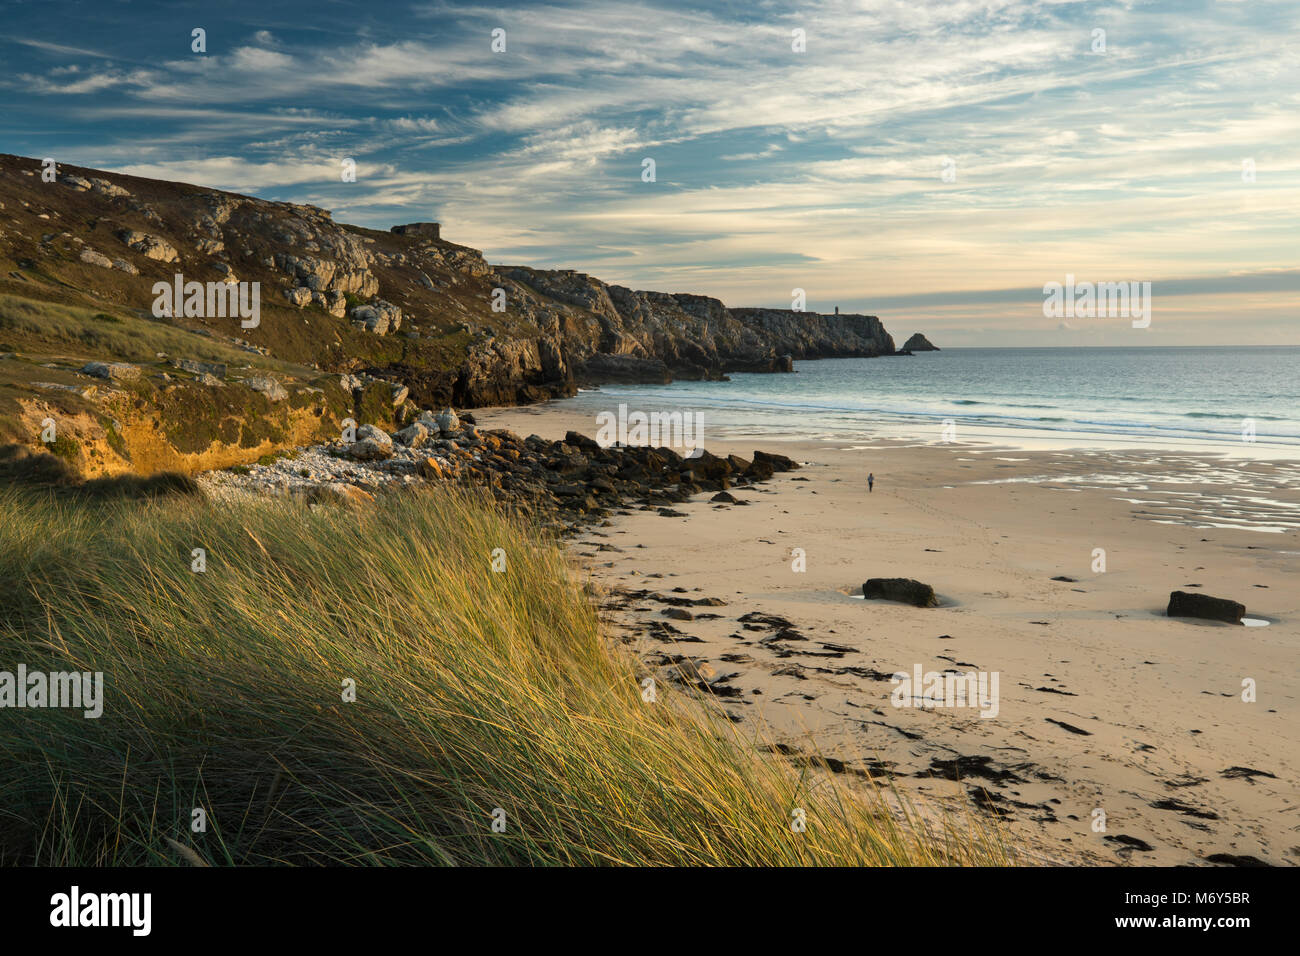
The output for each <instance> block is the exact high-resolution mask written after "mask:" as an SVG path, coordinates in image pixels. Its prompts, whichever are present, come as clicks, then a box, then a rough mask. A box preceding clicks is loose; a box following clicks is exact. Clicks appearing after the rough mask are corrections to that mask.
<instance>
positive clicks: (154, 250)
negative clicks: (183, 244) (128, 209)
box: [118, 229, 180, 262]
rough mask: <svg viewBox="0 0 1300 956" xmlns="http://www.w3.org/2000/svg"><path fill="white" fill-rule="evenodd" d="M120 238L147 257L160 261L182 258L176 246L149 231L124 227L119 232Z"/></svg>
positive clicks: (173, 260) (172, 260)
mask: <svg viewBox="0 0 1300 956" xmlns="http://www.w3.org/2000/svg"><path fill="white" fill-rule="evenodd" d="M118 238H119V239H121V240H122V241H123V242H124V243H126V244H127V245H128V246H130V247H131V248H132V249H134V250H135V251H136V252H138V253H140V254H141V255H143V256H144V257H145V258H146V259H154V260H156V261H158V262H175V261H176V260H177V259H179V258H180V253H178V252H177V251H176V247H175V246H173V245H172V244H171V243H169V242H167V241H166V240H164V239H159V238H158V237H157V236H153V235H150V234H149V233H145V232H138V231H137V230H135V229H124V230H122V231H121V232H120V233H118Z"/></svg>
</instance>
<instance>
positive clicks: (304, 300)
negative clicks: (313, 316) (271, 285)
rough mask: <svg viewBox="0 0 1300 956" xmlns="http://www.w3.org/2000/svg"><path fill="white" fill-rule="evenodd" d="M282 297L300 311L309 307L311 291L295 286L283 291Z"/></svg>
mask: <svg viewBox="0 0 1300 956" xmlns="http://www.w3.org/2000/svg"><path fill="white" fill-rule="evenodd" d="M284 297H285V298H286V299H288V300H289V304H290V305H296V306H297V307H298V308H300V309H301V308H303V307H304V306H308V305H311V289H308V288H306V287H305V286H300V285H296V286H294V287H293V288H291V289H285V290H284Z"/></svg>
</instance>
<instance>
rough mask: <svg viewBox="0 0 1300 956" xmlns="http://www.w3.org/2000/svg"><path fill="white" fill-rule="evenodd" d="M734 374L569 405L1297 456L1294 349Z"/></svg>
mask: <svg viewBox="0 0 1300 956" xmlns="http://www.w3.org/2000/svg"><path fill="white" fill-rule="evenodd" d="M731 378H732V380H731V381H730V382H674V383H672V384H671V385H607V386H603V387H601V388H600V389H595V390H591V391H583V392H581V393H580V394H579V395H578V396H576V397H575V398H572V399H567V400H565V401H564V404H565V405H566V406H567V407H570V408H572V409H575V410H581V411H582V412H584V413H586V412H590V413H591V414H592V415H593V417H594V416H595V415H596V414H598V413H599V412H605V411H612V412H617V408H618V406H619V404H626V405H627V406H628V409H629V411H641V412H645V413H651V412H655V411H661V412H662V411H690V412H693V413H695V414H696V415H697V416H701V417H702V418H703V422H704V427H703V434H704V436H705V438H706V440H707V439H708V438H710V437H717V438H730V437H738V436H741V435H746V436H749V435H754V436H765V437H769V438H773V439H780V438H795V437H800V438H809V437H812V438H825V439H828V440H843V441H862V440H871V439H874V438H890V439H902V440H910V441H916V442H938V441H942V440H944V438H948V439H950V440H955V441H957V442H968V441H969V442H992V443H997V444H1005V445H1010V446H1013V447H1024V448H1038V447H1060V448H1075V447H1100V448H1143V447H1152V448H1166V449H1181V450H1188V451H1199V450H1210V451H1216V452H1222V453H1227V454H1244V455H1247V456H1250V457H1256V456H1258V457H1284V458H1300V347H1283V348H1257V347H1241V348H1052V349H995V348H981V349H945V350H943V351H940V352H927V353H919V354H917V355H915V356H912V357H906V356H903V357H891V358H878V359H822V360H819V361H806V362H796V363H795V374H793V375H753V374H735V375H732V377H731ZM945 426H946V428H947V430H946V431H945ZM593 427H594V426H593ZM1251 435H1253V438H1254V440H1253V441H1247V440H1245V439H1246V437H1248V436H1251Z"/></svg>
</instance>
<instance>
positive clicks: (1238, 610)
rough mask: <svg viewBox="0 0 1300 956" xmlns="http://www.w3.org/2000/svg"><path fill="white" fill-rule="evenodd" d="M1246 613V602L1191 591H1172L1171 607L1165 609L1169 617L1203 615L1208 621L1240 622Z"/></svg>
mask: <svg viewBox="0 0 1300 956" xmlns="http://www.w3.org/2000/svg"><path fill="white" fill-rule="evenodd" d="M1245 613H1246V606H1245V605H1244V604H1238V603H1237V602H1236V601H1229V600H1228V599H1227V598H1216V597H1211V596H1210V595H1208V594H1196V593H1194V592H1190V591H1174V592H1172V593H1170V595H1169V607H1168V609H1167V610H1166V611H1165V614H1166V615H1168V616H1169V617H1201V618H1205V619H1206V620H1207V621H1227V622H1228V623H1229V624H1240V623H1241V618H1242V616H1243V615H1245Z"/></svg>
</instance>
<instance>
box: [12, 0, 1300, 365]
mask: <svg viewBox="0 0 1300 956" xmlns="http://www.w3.org/2000/svg"><path fill="white" fill-rule="evenodd" d="M0 12H2V15H3V22H4V29H3V34H2V35H0V60H2V62H3V64H4V68H3V70H0V85H3V87H4V89H2V90H0V151H2V152H11V153H18V154H21V155H27V156H33V157H46V156H49V157H53V158H55V159H56V160H58V161H60V162H67V163H72V164H75V165H79V166H91V167H96V168H101V169H107V170H114V171H118V172H123V173H129V174H132V175H137V176H149V177H155V178H161V179H169V180H181V181H185V182H192V183H196V184H200V185H204V186H211V187H215V188H219V189H227V190H232V191H236V192H242V193H249V194H253V195H257V196H261V197H264V198H267V199H274V200H288V201H292V202H309V203H314V204H317V205H320V206H323V207H325V208H327V209H330V210H333V212H334V217H335V219H336V220H338V221H342V222H351V223H356V224H359V225H363V226H369V227H372V228H378V229H387V228H388V227H389V226H391V225H393V224H396V223H402V222H412V221H422V220H435V221H439V222H441V223H442V224H443V230H442V234H443V237H444V238H446V239H449V240H451V241H453V242H459V243H463V244H465V245H469V246H473V247H475V248H479V249H482V250H483V252H484V254H485V255H486V256H487V258H488V260H489V261H491V262H493V263H498V264H510V265H531V266H536V267H539V268H573V269H577V270H579V271H582V272H588V273H590V274H592V275H595V276H597V277H599V278H601V279H603V280H605V281H607V282H610V283H617V284H620V285H627V286H631V287H633V288H637V289H654V290H658V291H664V292H695V293H701V294H707V295H713V296H716V297H718V298H720V299H722V300H723V301H724V302H725V303H727V304H728V305H730V306H767V307H775V308H790V307H791V305H792V303H793V302H794V297H795V295H796V292H795V290H802V291H803V296H804V300H805V302H806V307H807V308H808V309H809V310H812V311H825V312H829V311H832V310H833V309H834V308H835V307H838V308H839V309H840V310H841V311H843V312H867V313H871V314H876V315H879V316H880V317H881V319H882V320H883V321H884V322H885V325H886V327H887V328H889V330H890V331H891V332H893V333H894V336H895V338H896V339H898V340H899V341H900V342H901V341H902V339H903V338H905V337H906V336H907V335H910V334H911V333H912V332H913V331H923V332H925V333H926V334H927V335H928V336H929V337H930V338H931V339H932V340H933V341H934V342H935V343H936V344H938V345H940V346H944V345H948V346H981V345H987V346H1011V345H1032V346H1054V345H1121V346H1122V345H1227V344H1246V345H1276V344H1300V256H1298V254H1300V4H1298V3H1296V2H1295V0H1286V2H1271V0H1250V2H1227V0H1177V2H1138V0H1133V2H1122V3H1097V2H1074V0H900V2H894V0H858V2H839V0H810V2H798V0H796V2H788V3H770V2H764V0H745V2H720V3H707V2H698V3H679V2H674V0H655V2H633V3H612V2H590V0H588V2H572V3H568V2H555V3H503V4H449V3H442V2H417V3H397V2H386V0H373V2H368V3H354V2H339V0H312V2H310V3H306V2H298V0H288V2H284V0H276V2H274V3H268V2H265V0H263V2H260V3H252V2H244V0H223V2H221V3H212V2H201V3H191V2H185V0H172V2H166V3H152V2H124V0H93V2H81V3H77V2H28V0H5V2H3V3H2V4H0ZM195 29H202V30H203V31H204V44H203V45H204V49H203V50H202V51H201V52H199V51H196V50H195V49H194V45H195V40H194V38H193V31H194V30H195ZM494 31H504V33H503V34H502V33H496V34H494ZM798 31H801V32H798ZM494 36H495V41H494ZM494 46H495V47H496V48H495V49H494ZM502 47H504V49H502ZM348 159H350V160H352V161H353V162H354V163H355V166H356V177H355V182H345V181H344V177H343V170H344V161H345V160H348ZM647 160H650V161H653V176H651V175H650V170H649V169H647V163H646V161H647ZM1067 276H1073V277H1074V281H1075V282H1076V283H1084V282H1150V283H1151V287H1150V288H1151V293H1150V314H1149V317H1147V318H1149V321H1145V319H1143V318H1141V317H1139V318H1132V317H1130V316H1128V315H1121V314H1094V313H1090V312H1087V311H1086V310H1080V312H1081V313H1082V314H1078V315H1074V316H1068V315H1066V316H1063V315H1049V314H1045V310H1044V300H1045V298H1046V296H1045V293H1044V286H1045V285H1046V284H1048V283H1051V282H1058V283H1062V284H1064V283H1066V281H1067ZM1144 322H1145V324H1144Z"/></svg>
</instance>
